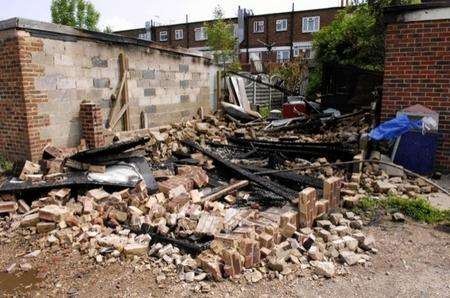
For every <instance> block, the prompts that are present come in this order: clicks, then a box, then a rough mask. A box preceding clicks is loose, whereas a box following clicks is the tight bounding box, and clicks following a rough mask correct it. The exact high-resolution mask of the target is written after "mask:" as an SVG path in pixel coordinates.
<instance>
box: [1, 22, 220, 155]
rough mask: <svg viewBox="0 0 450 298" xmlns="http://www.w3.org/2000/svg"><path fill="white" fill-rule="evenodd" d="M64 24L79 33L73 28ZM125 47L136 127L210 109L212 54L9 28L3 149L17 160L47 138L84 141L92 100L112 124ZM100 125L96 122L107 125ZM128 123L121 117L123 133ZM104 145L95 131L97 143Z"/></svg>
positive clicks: (4, 37)
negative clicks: (85, 114)
mask: <svg viewBox="0 0 450 298" xmlns="http://www.w3.org/2000/svg"><path fill="white" fill-rule="evenodd" d="M36 26H39V25H36ZM45 26H47V27H51V26H53V25H51V24H46V25H45ZM47 27H46V28H47ZM55 28H56V29H55V30H58V29H57V27H56V26H55ZM58 28H59V27H58ZM67 28H68V27H67ZM50 29H51V28H50ZM64 30H66V31H69V32H74V31H71V30H73V29H72V28H68V29H64ZM75 34H76V32H75ZM57 35H58V33H55V36H57ZM121 53H124V54H125V56H126V58H127V61H128V77H127V85H128V102H129V104H130V106H129V116H130V130H134V129H139V128H142V127H143V125H144V126H146V127H152V126H159V125H164V124H168V123H171V122H175V121H182V120H183V119H189V118H191V117H192V116H193V115H194V114H195V113H196V111H197V110H198V108H199V107H203V108H204V109H205V110H209V109H210V107H211V99H210V98H211V94H214V92H213V91H212V90H211V88H213V85H212V82H214V81H215V80H214V76H215V73H216V68H215V66H214V65H211V64H210V62H209V60H208V59H205V58H201V57H196V56H192V55H187V54H184V53H178V52H174V51H167V50H164V49H158V48H150V47H144V46H136V45H129V44H121V43H105V42H101V41H100V40H95V39H79V38H73V37H72V38H62V37H61V38H57V39H55V38H49V37H47V36H45V37H43V36H40V35H35V34H32V33H29V32H27V31H25V30H21V29H9V30H3V31H0V154H1V155H5V156H6V157H8V158H10V159H12V160H18V159H25V158H27V159H32V160H38V159H40V158H41V154H42V149H43V148H44V147H45V145H46V144H47V143H52V144H54V145H56V146H62V147H75V146H77V145H79V143H80V139H81V138H82V137H83V135H82V121H81V120H82V119H80V104H81V103H82V101H84V100H88V101H91V102H93V103H94V104H96V106H97V107H98V109H99V110H96V111H95V113H96V114H97V113H100V114H101V116H102V117H98V119H101V121H102V123H101V125H102V127H105V125H106V123H107V122H109V115H110V110H111V107H112V101H111V96H112V95H114V94H115V93H116V90H117V89H118V86H119V83H120V78H119V61H118V57H119V54H121ZM96 119H97V117H95V118H94V120H96ZM143 122H145V123H143ZM93 123H96V126H95V127H97V124H99V123H98V121H94V122H93ZM122 129H123V127H122V123H120V122H119V124H118V125H117V126H116V127H115V131H120V130H122ZM94 131H95V130H94ZM87 139H89V138H87ZM88 141H89V140H88ZM89 142H90V141H89ZM101 143H102V141H101V140H99V139H97V137H96V136H94V137H93V138H92V142H91V143H90V144H92V146H97V145H98V144H101Z"/></svg>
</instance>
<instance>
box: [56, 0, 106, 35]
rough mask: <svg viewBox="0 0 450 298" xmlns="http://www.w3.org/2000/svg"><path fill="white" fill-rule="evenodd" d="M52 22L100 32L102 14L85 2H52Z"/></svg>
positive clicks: (62, 0) (79, 0) (69, 0)
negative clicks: (99, 21) (98, 26)
mask: <svg viewBox="0 0 450 298" xmlns="http://www.w3.org/2000/svg"><path fill="white" fill-rule="evenodd" d="M50 10H51V15H52V22H53V23H56V24H62V25H67V26H72V27H77V28H81V29H87V30H91V31H98V29H97V24H98V20H99V19H100V13H99V12H98V11H97V10H95V7H94V5H93V4H92V3H90V2H88V1H85V0H52V5H51V8H50Z"/></svg>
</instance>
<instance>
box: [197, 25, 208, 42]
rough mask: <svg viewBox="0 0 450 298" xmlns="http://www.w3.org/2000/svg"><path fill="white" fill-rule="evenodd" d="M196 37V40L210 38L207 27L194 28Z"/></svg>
mask: <svg viewBox="0 0 450 298" xmlns="http://www.w3.org/2000/svg"><path fill="white" fill-rule="evenodd" d="M194 39H195V41H202V40H207V39H208V33H207V32H206V27H198V28H195V29H194Z"/></svg>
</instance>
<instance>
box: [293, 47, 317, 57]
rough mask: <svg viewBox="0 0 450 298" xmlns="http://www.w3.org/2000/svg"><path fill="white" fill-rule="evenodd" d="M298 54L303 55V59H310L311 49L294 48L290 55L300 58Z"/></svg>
mask: <svg viewBox="0 0 450 298" xmlns="http://www.w3.org/2000/svg"><path fill="white" fill-rule="evenodd" d="M300 52H303V53H305V57H304V58H305V59H311V58H312V54H313V53H312V48H311V47H294V49H293V53H292V55H293V56H294V57H298V56H300Z"/></svg>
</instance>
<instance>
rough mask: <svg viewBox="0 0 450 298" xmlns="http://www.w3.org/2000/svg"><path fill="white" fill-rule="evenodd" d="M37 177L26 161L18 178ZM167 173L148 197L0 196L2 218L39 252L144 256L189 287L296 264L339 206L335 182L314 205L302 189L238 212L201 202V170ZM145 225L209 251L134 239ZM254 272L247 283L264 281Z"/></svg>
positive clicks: (333, 230) (142, 193)
mask: <svg viewBox="0 0 450 298" xmlns="http://www.w3.org/2000/svg"><path fill="white" fill-rule="evenodd" d="M197 158H200V159H204V158H203V157H200V156H197ZM205 160H206V159H205ZM38 171H39V168H38V167H36V166H35V165H33V164H31V163H29V164H27V165H26V166H25V167H24V170H23V171H22V172H23V173H22V174H23V176H24V179H30V175H37V174H35V173H37V172H38ZM166 174H167V175H166V177H165V178H166V180H164V181H160V182H159V189H160V192H159V193H156V194H153V195H150V194H148V192H147V188H146V186H145V183H144V182H143V181H141V182H140V183H138V184H137V185H136V187H135V188H132V189H123V190H121V191H117V192H113V193H109V192H107V191H105V190H104V189H102V188H96V189H91V190H89V191H87V192H86V193H85V194H84V195H79V196H78V197H72V196H71V190H70V189H55V190H52V191H50V192H49V193H48V194H47V196H45V197H42V198H40V199H38V200H35V201H33V202H32V203H31V205H28V204H27V203H26V202H25V201H23V200H16V199H15V197H14V196H13V195H2V196H1V198H0V213H2V214H5V213H6V214H10V215H11V218H14V220H15V224H13V225H14V226H16V227H20V228H22V229H27V230H29V231H30V232H31V233H37V234H40V235H43V240H42V241H41V242H40V243H41V244H42V249H45V248H47V247H48V248H50V247H54V246H63V247H72V248H74V249H77V250H79V251H80V252H81V253H85V254H88V255H89V256H90V257H92V258H93V259H95V261H96V262H98V263H104V262H110V261H109V260H110V259H115V258H121V257H123V258H128V257H130V256H131V257H133V258H136V257H137V258H143V257H147V256H150V257H154V258H158V259H162V261H163V262H164V263H165V264H166V266H177V267H176V268H178V270H179V268H180V266H181V268H182V274H181V275H180V278H181V279H182V280H185V281H188V282H189V281H199V280H203V279H204V278H206V277H208V276H210V277H211V278H212V279H214V280H221V279H222V278H226V277H230V278H237V277H239V276H241V275H242V274H243V273H244V272H245V271H248V270H253V271H252V272H253V274H256V273H255V272H256V271H254V270H256V268H261V267H266V268H268V269H270V270H274V271H277V272H284V271H285V270H287V269H286V268H288V267H289V266H288V265H287V264H288V263H290V264H291V265H292V264H300V260H301V259H302V257H303V256H305V257H307V256H308V254H310V251H311V249H312V250H317V248H315V246H314V244H315V243H316V242H317V238H318V237H320V236H319V235H318V233H322V234H323V235H327V233H326V231H324V232H323V231H322V228H321V229H318V230H317V231H316V230H314V232H313V230H311V228H312V227H313V225H314V222H315V221H316V218H317V217H323V216H324V215H325V214H326V213H328V211H329V210H330V208H332V207H333V206H334V207H337V206H338V205H339V204H340V185H341V182H340V179H337V178H335V177H332V178H329V179H327V180H326V181H325V182H324V195H323V198H322V199H320V200H318V199H317V193H316V190H315V189H313V188H307V189H305V190H303V191H302V192H300V193H299V197H298V206H294V205H292V206H285V207H283V208H278V207H272V208H269V209H267V210H265V211H261V210H259V209H252V208H248V207H247V208H236V207H235V205H233V204H228V203H227V201H226V200H225V201H224V202H220V201H215V202H203V201H202V200H201V198H202V197H204V196H206V195H207V193H208V191H207V190H208V188H205V186H207V185H208V182H209V177H208V174H207V173H206V172H205V171H204V170H203V169H202V168H201V167H198V166H180V167H179V168H178V171H177V174H176V175H173V174H170V173H166ZM243 193H246V192H245V191H243ZM242 195H243V194H242V193H235V194H234V196H236V197H238V196H242ZM286 208H287V209H286ZM318 222H319V221H318ZM143 224H147V225H148V226H150V227H152V228H153V230H155V231H156V232H157V233H158V234H160V235H162V236H167V237H173V238H186V237H190V236H194V235H195V236H197V237H198V236H202V235H209V236H213V237H214V240H213V241H212V243H211V244H210V248H209V249H207V250H205V251H203V252H202V253H201V254H200V255H199V256H198V257H197V258H196V259H193V258H192V257H191V256H190V255H188V254H185V253H183V252H182V251H180V249H179V248H177V247H174V246H172V245H171V244H169V245H162V244H160V243H154V244H153V245H151V246H150V245H149V244H150V241H151V237H150V235H148V234H141V235H138V234H136V231H140V230H141V227H142V225H143ZM351 224H352V221H348V222H346V223H345V226H344V227H346V228H348V230H350V225H351ZM352 225H353V224H352ZM323 226H326V227H327V228H329V230H330V232H329V233H330V236H329V237H328V236H327V237H328V238H330V239H332V237H331V234H332V235H341V233H342V230H345V228H344V227H342V228H339V227H340V226H337V227H333V226H332V225H325V224H323ZM354 226H356V225H354ZM322 234H320V235H322ZM337 240H339V239H335V240H334V241H337ZM318 253H319V252H317V253H316V254H318ZM307 258H308V260H309V257H307ZM311 260H314V261H320V258H317V257H315V258H314V259H312V258H311ZM259 273H260V271H258V274H259ZM258 274H256V275H254V276H253V277H252V280H259V279H260V278H262V275H261V276H260V275H258Z"/></svg>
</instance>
